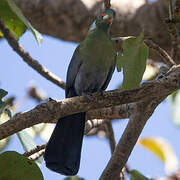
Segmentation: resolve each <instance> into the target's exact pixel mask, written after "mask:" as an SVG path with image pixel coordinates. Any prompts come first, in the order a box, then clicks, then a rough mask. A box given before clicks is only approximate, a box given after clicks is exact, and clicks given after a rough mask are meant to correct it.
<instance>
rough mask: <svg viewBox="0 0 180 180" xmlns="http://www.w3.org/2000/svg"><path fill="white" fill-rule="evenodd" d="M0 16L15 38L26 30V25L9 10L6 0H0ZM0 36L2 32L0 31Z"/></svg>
mask: <svg viewBox="0 0 180 180" xmlns="http://www.w3.org/2000/svg"><path fill="white" fill-rule="evenodd" d="M0 18H1V19H2V20H3V22H4V23H5V25H6V27H7V28H8V29H9V30H10V32H11V33H12V34H13V36H14V37H15V38H16V39H19V37H20V36H21V35H22V34H23V33H24V32H25V31H26V26H25V25H24V23H23V22H22V21H21V20H20V19H19V17H18V16H17V15H16V14H15V13H14V12H13V11H12V10H11V8H10V7H9V4H8V2H7V1H6V0H0ZM0 36H3V34H2V33H1V32H0Z"/></svg>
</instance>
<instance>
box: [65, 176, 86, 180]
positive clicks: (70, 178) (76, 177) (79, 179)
mask: <svg viewBox="0 0 180 180" xmlns="http://www.w3.org/2000/svg"><path fill="white" fill-rule="evenodd" d="M64 180H85V179H84V178H80V177H78V176H71V177H66V178H64Z"/></svg>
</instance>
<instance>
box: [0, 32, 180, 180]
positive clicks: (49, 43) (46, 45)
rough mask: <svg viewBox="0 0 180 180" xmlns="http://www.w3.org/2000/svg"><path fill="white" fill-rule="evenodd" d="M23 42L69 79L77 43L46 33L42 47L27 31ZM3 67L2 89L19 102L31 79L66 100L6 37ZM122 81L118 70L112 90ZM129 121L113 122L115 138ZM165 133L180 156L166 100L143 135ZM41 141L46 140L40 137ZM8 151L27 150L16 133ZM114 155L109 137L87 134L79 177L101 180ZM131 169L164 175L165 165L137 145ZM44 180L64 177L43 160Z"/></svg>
mask: <svg viewBox="0 0 180 180" xmlns="http://www.w3.org/2000/svg"><path fill="white" fill-rule="evenodd" d="M20 44H22V45H23V47H24V48H25V49H26V50H27V51H28V52H30V54H31V56H32V57H33V58H35V59H36V60H38V61H39V63H41V64H42V65H44V66H45V67H47V68H48V69H49V70H50V71H52V72H53V73H55V74H56V75H58V76H59V77H60V78H62V79H63V80H65V76H66V70H67V67H68V64H69V61H70V59H71V56H72V54H73V51H74V49H75V48H76V46H77V44H75V43H70V42H65V41H61V40H58V39H55V38H52V37H48V36H44V40H43V43H42V46H41V47H38V46H37V43H36V42H35V40H34V38H33V37H32V34H31V33H30V32H26V33H25V34H24V35H23V36H22V38H21V39H20ZM0 54H1V70H0V88H3V89H5V90H7V91H8V93H9V94H8V96H11V95H15V96H16V97H17V101H18V100H20V99H21V97H22V96H24V95H25V94H26V91H27V87H28V85H29V83H30V82H31V81H34V82H35V84H36V85H37V86H38V87H39V88H42V89H44V90H45V91H46V93H47V95H48V97H51V98H53V99H63V98H64V91H63V90H62V89H61V88H59V87H57V86H56V85H54V84H53V83H51V82H49V81H48V80H46V79H44V78H43V77H42V76H41V75H39V74H38V73H37V72H36V71H34V70H33V69H31V68H30V67H29V66H28V65H27V64H26V63H24V62H23V61H22V59H21V58H20V57H19V56H18V55H17V54H16V53H15V52H13V50H12V49H11V48H10V47H9V45H8V44H7V42H6V41H5V40H1V41H0ZM121 81H122V75H121V74H120V73H117V72H115V73H114V75H113V78H112V80H111V82H110V85H109V86H108V89H115V88H116V87H117V86H118V85H119V84H120V82H121ZM35 105H36V103H35V102H34V101H33V100H28V101H27V102H26V103H25V104H24V105H23V106H22V107H21V108H20V109H19V110H20V111H27V110H30V109H32V108H34V107H35ZM126 124H127V120H116V121H114V123H113V128H114V131H115V138H116V141H117V142H118V140H119V138H120V136H121V134H122V132H123V129H124V128H125V126H126ZM149 136H161V137H164V138H166V139H167V140H168V141H169V142H170V144H171V145H172V147H173V149H174V151H175V153H176V154H177V156H178V158H179V159H180V151H179V149H178V148H179V142H178V139H180V130H179V129H178V128H176V127H175V126H174V125H173V123H172V122H171V117H170V110H169V107H168V103H167V102H166V101H164V102H162V103H161V104H160V105H159V106H158V108H157V109H156V110H155V112H154V114H153V115H152V117H151V118H150V119H149V121H148V123H147V124H146V126H145V128H144V130H143V132H142V135H141V137H149ZM36 142H37V143H42V141H41V140H40V139H39V138H38V139H36ZM6 150H15V151H18V152H20V153H23V152H24V151H23V149H22V147H21V145H20V143H19V140H18V139H17V137H16V135H14V137H13V140H12V141H11V143H10V145H9V146H8V147H7V149H6ZM109 158H110V149H109V144H108V142H107V140H105V139H102V138H99V137H85V138H84V142H83V150H82V160H81V167H80V171H79V174H78V175H79V176H82V177H84V178H85V179H87V180H95V179H98V177H99V176H100V174H101V173H102V171H103V169H104V168H105V166H106V164H107V162H108V160H109ZM128 165H129V167H130V168H131V169H137V170H139V171H140V172H142V173H143V174H145V175H150V176H151V175H152V176H159V175H160V176H161V175H164V174H165V172H164V165H163V164H162V163H161V161H160V160H159V159H158V158H156V157H155V156H154V155H152V154H151V153H150V152H148V151H147V150H145V149H144V148H142V147H140V146H139V145H136V146H135V148H134V150H133V152H132V154H131V156H130V158H129V161H128ZM41 169H42V172H43V175H44V179H45V180H49V179H53V180H61V179H63V177H64V176H61V175H59V174H57V173H54V172H52V171H50V170H48V169H47V168H46V167H45V165H44V162H43V165H42V167H41Z"/></svg>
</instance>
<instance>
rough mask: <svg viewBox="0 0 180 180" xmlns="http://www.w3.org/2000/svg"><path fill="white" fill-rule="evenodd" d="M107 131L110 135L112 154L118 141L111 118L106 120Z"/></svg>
mask: <svg viewBox="0 0 180 180" xmlns="http://www.w3.org/2000/svg"><path fill="white" fill-rule="evenodd" d="M106 132H107V136H108V140H109V144H110V148H111V154H113V152H114V150H115V147H116V141H115V138H114V131H113V127H112V122H111V121H110V120H107V121H106Z"/></svg>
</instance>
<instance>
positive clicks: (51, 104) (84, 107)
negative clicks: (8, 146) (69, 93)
mask: <svg viewBox="0 0 180 180" xmlns="http://www.w3.org/2000/svg"><path fill="white" fill-rule="evenodd" d="M179 88H180V66H177V67H174V68H172V69H171V70H170V71H169V72H168V73H167V74H166V75H164V77H162V78H161V79H159V80H154V81H151V82H148V83H144V84H142V85H141V86H140V87H139V88H137V89H134V90H130V91H120V90H113V91H108V92H104V93H103V94H102V93H94V94H92V95H89V96H86V97H83V96H79V97H74V98H68V99H64V100H61V101H54V100H50V101H48V102H47V103H43V104H40V105H38V106H36V107H35V108H34V109H32V110H31V111H28V112H25V113H22V114H17V115H16V116H14V117H13V118H12V119H11V120H9V121H7V122H6V123H4V124H2V125H1V126H0V139H3V138H5V137H7V136H10V135H12V134H14V133H16V132H18V131H20V130H22V129H25V128H28V127H31V126H33V125H35V124H38V123H42V122H50V121H52V120H54V119H59V118H60V117H64V116H67V115H70V114H74V113H78V112H86V111H90V110H93V109H97V108H105V107H112V106H117V105H122V104H128V103H132V102H140V101H148V100H152V99H159V98H161V97H166V96H168V95H169V94H171V93H172V92H174V91H175V90H177V89H179Z"/></svg>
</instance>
